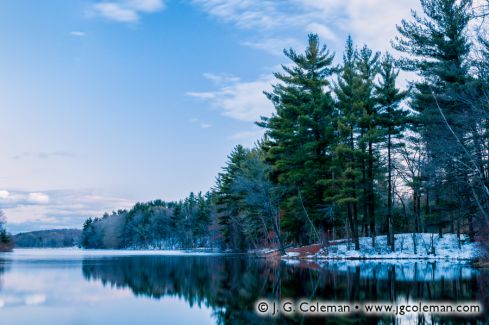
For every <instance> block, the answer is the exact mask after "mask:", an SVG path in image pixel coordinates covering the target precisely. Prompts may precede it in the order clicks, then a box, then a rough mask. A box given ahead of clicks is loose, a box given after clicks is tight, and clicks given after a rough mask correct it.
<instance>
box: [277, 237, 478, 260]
mask: <svg viewBox="0 0 489 325" xmlns="http://www.w3.org/2000/svg"><path fill="white" fill-rule="evenodd" d="M375 243H376V245H375V247H372V238H370V237H361V238H360V250H359V251H355V250H354V245H353V243H350V244H348V242H346V241H336V242H335V241H332V242H330V245H329V246H328V247H325V248H323V249H321V251H319V252H318V253H317V254H315V255H314V256H313V258H314V259H455V260H471V259H477V258H478V257H480V256H481V254H482V253H481V248H480V246H479V244H478V243H472V242H470V241H469V238H468V236H467V235H460V242H459V239H458V237H457V235H456V234H444V235H443V236H442V237H441V238H440V236H439V235H438V234H428V233H422V234H417V235H416V247H417V252H416V253H415V252H414V244H413V243H414V235H413V234H397V235H395V251H394V252H392V251H391V249H390V247H389V246H387V236H377V237H376V240H375ZM432 243H433V244H432ZM433 248H434V249H433ZM285 258H287V257H285Z"/></svg>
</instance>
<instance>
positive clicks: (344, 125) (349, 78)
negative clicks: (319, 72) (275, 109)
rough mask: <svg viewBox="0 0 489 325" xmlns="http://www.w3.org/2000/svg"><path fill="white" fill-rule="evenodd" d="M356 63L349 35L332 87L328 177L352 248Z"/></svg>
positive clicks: (356, 149)
mask: <svg viewBox="0 0 489 325" xmlns="http://www.w3.org/2000/svg"><path fill="white" fill-rule="evenodd" d="M357 63H358V52H357V51H356V50H355V48H354V45H353V40H352V38H351V37H350V36H349V37H348V39H347V41H346V46H345V53H344V55H343V65H342V67H341V71H340V73H339V75H338V80H337V83H336V87H335V94H336V97H337V103H336V106H337V110H338V116H337V127H338V137H337V142H336V144H335V160H334V164H333V166H332V172H333V175H334V176H333V177H332V179H333V181H334V182H335V183H336V184H337V188H338V191H335V194H333V197H332V198H331V199H332V200H333V201H335V202H337V203H338V204H340V205H345V206H346V207H347V224H348V227H349V229H350V234H351V236H352V238H353V241H354V244H355V249H356V250H359V249H360V243H359V240H358V202H359V200H358V193H357V187H358V181H359V178H360V175H361V171H360V170H359V164H358V157H359V156H361V151H360V149H359V144H358V137H359V136H358V130H359V127H360V124H359V123H360V118H361V115H362V104H361V102H360V92H359V90H360V88H361V86H362V80H361V77H360V76H359V73H358V71H357ZM327 183H328V182H327V181H326V184H327Z"/></svg>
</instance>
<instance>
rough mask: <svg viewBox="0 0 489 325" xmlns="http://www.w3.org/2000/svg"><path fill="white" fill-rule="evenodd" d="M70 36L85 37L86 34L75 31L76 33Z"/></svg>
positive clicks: (71, 33)
mask: <svg viewBox="0 0 489 325" xmlns="http://www.w3.org/2000/svg"><path fill="white" fill-rule="evenodd" d="M70 35H71V36H75V37H83V36H85V33H84V32H80V31H78V30H74V31H72V32H70Z"/></svg>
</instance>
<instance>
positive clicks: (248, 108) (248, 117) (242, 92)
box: [187, 75, 275, 122]
mask: <svg viewBox="0 0 489 325" xmlns="http://www.w3.org/2000/svg"><path fill="white" fill-rule="evenodd" d="M274 80H275V79H274V77H273V76H272V75H264V76H261V77H260V78H259V79H258V80H255V81H249V82H246V81H233V82H227V83H226V84H224V85H222V86H221V87H220V88H219V89H217V90H215V91H207V92H188V93H187V95H188V96H191V97H194V98H198V99H200V100H203V101H207V102H209V103H211V105H213V106H214V107H216V108H217V109H219V110H220V111H221V112H222V114H223V115H224V116H228V117H231V118H233V119H235V120H239V121H247V122H254V121H257V120H259V119H260V116H268V115H270V114H271V113H272V112H273V109H274V108H273V105H272V104H271V102H270V101H269V100H268V99H267V98H266V97H265V95H264V94H263V91H264V90H267V91H269V90H271V84H272V83H273V82H274Z"/></svg>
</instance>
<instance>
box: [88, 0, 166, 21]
mask: <svg viewBox="0 0 489 325" xmlns="http://www.w3.org/2000/svg"><path fill="white" fill-rule="evenodd" d="M164 8H165V4H164V2H163V1H162V0H125V1H118V2H115V1H110V2H99V3H96V4H94V5H93V6H92V7H91V13H92V14H95V15H96V16H101V17H104V18H106V19H109V20H114V21H118V22H125V23H134V22H137V21H139V19H140V14H141V13H153V12H157V11H160V10H163V9H164Z"/></svg>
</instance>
